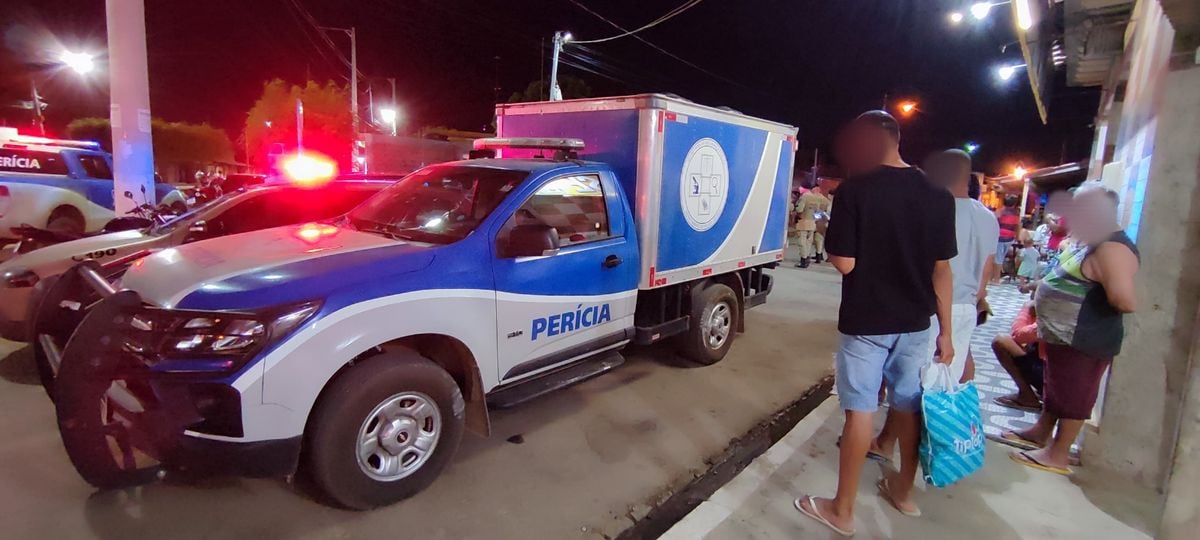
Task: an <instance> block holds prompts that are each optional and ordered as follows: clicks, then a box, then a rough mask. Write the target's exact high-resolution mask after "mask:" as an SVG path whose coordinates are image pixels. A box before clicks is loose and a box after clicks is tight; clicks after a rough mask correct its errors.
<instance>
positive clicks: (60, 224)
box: [46, 209, 84, 234]
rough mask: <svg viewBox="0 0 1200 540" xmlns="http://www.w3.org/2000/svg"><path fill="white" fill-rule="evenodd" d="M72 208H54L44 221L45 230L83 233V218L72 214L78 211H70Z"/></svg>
mask: <svg viewBox="0 0 1200 540" xmlns="http://www.w3.org/2000/svg"><path fill="white" fill-rule="evenodd" d="M72 210H73V209H72ZM72 210H61V209H60V210H55V211H54V214H53V215H51V216H50V219H49V220H48V221H47V222H46V230H48V231H54V232H57V233H67V234H83V227H84V224H83V220H82V219H80V217H79V216H77V215H73V214H76V213H78V211H74V212H72Z"/></svg>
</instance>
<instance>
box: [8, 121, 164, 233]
mask: <svg viewBox="0 0 1200 540" xmlns="http://www.w3.org/2000/svg"><path fill="white" fill-rule="evenodd" d="M154 194H155V197H156V199H157V202H158V205H160V206H165V207H168V208H173V209H174V210H175V211H176V212H182V211H184V210H186V209H187V206H186V203H185V201H184V197H183V194H182V193H180V192H179V190H177V189H175V188H174V187H172V186H171V185H169V184H163V183H156V184H155V186H154ZM134 195H136V196H143V195H141V194H134ZM138 202H142V201H141V200H139V201H138ZM114 208H115V205H114V194H113V176H112V156H111V155H110V154H109V153H108V152H104V151H102V150H100V145H99V144H97V143H94V142H89V141H72V140H65V139H47V138H44V137H31V136H24V135H18V134H17V133H16V130H14V129H12V128H0V242H3V241H5V240H8V241H12V240H17V239H18V237H17V236H16V234H15V233H14V232H13V231H12V229H13V228H15V227H20V226H22V225H32V226H34V227H37V228H41V229H49V230H52V231H57V232H63V233H69V234H75V235H80V234H83V233H87V232H94V231H98V230H100V229H101V228H103V227H104V225H105V224H107V223H108V222H109V221H111V220H112V219H113V218H115V217H120V216H116V215H114V214H113V209H114Z"/></svg>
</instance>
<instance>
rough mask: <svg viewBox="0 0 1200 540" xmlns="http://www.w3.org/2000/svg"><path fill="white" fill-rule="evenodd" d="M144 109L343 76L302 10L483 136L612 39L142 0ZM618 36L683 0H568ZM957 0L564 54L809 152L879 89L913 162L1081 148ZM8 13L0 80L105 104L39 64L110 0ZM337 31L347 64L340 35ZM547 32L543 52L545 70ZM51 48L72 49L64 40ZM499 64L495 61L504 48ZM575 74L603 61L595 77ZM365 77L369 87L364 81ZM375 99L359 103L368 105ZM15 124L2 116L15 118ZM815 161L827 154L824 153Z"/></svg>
mask: <svg viewBox="0 0 1200 540" xmlns="http://www.w3.org/2000/svg"><path fill="white" fill-rule="evenodd" d="M145 2H146V11H147V34H148V49H149V60H150V91H151V107H152V111H153V114H154V115H155V116H156V117H162V118H165V119H167V120H185V121H193V122H209V123H211V124H213V125H215V126H217V127H220V128H223V129H225V130H226V131H227V132H228V133H229V135H230V137H231V139H234V140H236V138H237V136H238V135H239V134H240V132H241V128H242V125H243V123H244V120H245V114H246V111H247V110H248V109H249V108H250V106H251V105H252V104H253V102H254V100H255V99H256V98H257V97H258V95H259V93H260V91H261V87H262V83H263V82H264V81H266V80H268V79H271V78H276V77H278V78H283V79H285V80H288V81H292V82H297V83H299V82H301V81H303V80H304V78H305V76H306V75H310V76H311V77H312V78H314V79H317V80H321V81H324V80H330V79H332V80H334V81H337V82H345V80H346V77H347V76H348V70H347V69H346V68H344V67H342V65H341V64H340V62H339V61H338V60H337V59H336V57H335V55H334V54H333V52H332V51H330V50H329V49H328V48H326V47H325V46H324V44H323V43H322V42H321V41H319V38H318V36H317V34H316V32H315V30H313V29H312V27H311V26H310V25H309V24H308V23H307V22H305V21H304V19H303V18H302V16H301V15H300V13H299V11H298V10H297V8H296V7H295V6H294V5H293V4H294V3H299V4H300V5H301V6H303V8H304V9H305V10H307V11H308V12H309V13H310V14H311V15H312V17H313V18H315V19H316V20H317V21H318V22H319V23H320V24H321V25H325V26H337V27H347V26H354V27H356V28H357V30H358V42H359V65H360V68H359V69H360V71H361V72H363V74H364V75H366V76H367V77H370V78H372V79H373V80H374V81H375V82H374V85H373V86H374V88H375V89H376V91H377V94H376V95H377V96H385V95H388V94H390V89H389V87H388V84H387V82H386V81H385V80H383V79H384V78H386V77H395V78H396V85H397V94H398V96H399V101H400V102H401V104H402V107H403V109H404V110H405V114H406V115H407V117H408V122H407V125H408V127H410V128H417V127H420V126H426V125H444V126H449V127H454V128H460V129H472V130H477V129H481V128H482V127H483V126H485V125H486V124H487V123H488V122H489V121H490V119H491V113H492V103H493V96H494V90H493V87H494V86H495V85H498V86H499V88H500V90H499V96H500V99H501V100H502V101H503V100H506V99H507V98H508V96H509V95H510V94H512V93H513V92H514V91H519V90H522V89H524V88H525V86H526V85H527V84H528V83H529V82H530V81H535V80H538V78H539V68H540V66H545V67H544V69H545V71H546V72H548V70H549V57H550V55H549V44H550V36H551V35H552V34H553V33H554V31H555V30H570V31H571V32H573V33H574V35H575V36H576V37H577V38H579V39H593V38H600V37H607V36H611V35H614V34H616V33H618V31H617V30H616V29H615V28H613V27H611V26H609V25H608V24H606V23H605V22H603V21H601V20H600V19H598V18H596V17H595V16H593V15H591V14H589V13H587V12H586V11H584V10H583V9H581V8H579V7H578V6H577V5H575V3H573V2H572V1H571V0H555V1H542V2H532V1H516V0H509V1H502V0H475V1H467V0H361V1H357V2H348V1H340V0H339V1H334V0H252V1H251V0H245V1H238V0H192V1H185V0H145ZM577 2H578V3H581V4H584V5H586V6H587V7H589V8H591V9H592V10H594V11H596V12H598V13H600V14H601V15H604V16H605V17H607V18H609V19H611V20H612V21H614V22H616V23H617V24H620V25H622V26H624V27H626V28H633V27H637V26H640V25H642V24H644V23H646V22H649V21H650V20H653V19H655V18H657V17H658V16H660V15H662V14H663V13H665V12H667V11H669V10H670V9H672V8H674V7H676V6H677V5H679V4H680V3H682V0H577ZM969 3H970V2H963V1H955V0H837V1H829V0H738V1H734V0H706V1H704V2H702V3H701V4H699V5H698V6H697V7H695V8H693V9H691V10H690V11H687V12H686V13H683V14H682V15H679V16H678V17H676V18H674V19H672V20H670V21H668V22H666V23H664V24H662V25H661V26H658V27H655V28H653V29H650V30H647V31H645V32H643V33H641V34H639V36H641V37H643V38H644V39H646V40H647V41H649V42H651V43H653V44H654V45H657V46H658V47H661V48H662V49H665V50H666V51H669V52H670V53H672V54H674V55H676V56H678V57H680V58H683V59H684V60H686V61H687V62H690V63H692V64H694V65H695V66H698V68H697V67H695V66H690V65H688V64H687V63H684V62H683V61H680V60H678V59H675V58H672V57H671V56H668V55H666V54H663V53H661V52H659V51H658V50H656V49H655V48H652V47H651V46H649V45H647V44H645V43H643V42H641V41H638V40H637V39H634V38H624V39H619V40H615V41H612V42H607V43H602V44H595V45H587V46H586V48H581V47H578V46H576V47H573V48H572V49H571V50H572V51H573V52H572V55H571V56H569V57H567V58H566V60H567V61H569V62H571V63H572V64H575V65H574V66H563V67H562V68H561V69H562V72H563V73H567V74H571V75H576V76H580V77H581V78H583V79H584V80H586V81H587V82H588V83H589V84H590V85H591V87H592V88H593V89H594V92H595V93H596V94H597V95H621V94H631V93H639V92H650V91H659V92H672V93H676V94H679V95H681V96H683V97H687V98H689V99H692V100H694V101H697V102H700V103H703V104H707V105H727V106H730V107H733V108H735V109H738V110H740V111H743V112H745V113H748V114H752V115H755V116H761V117H764V118H768V119H772V120H777V121H781V122H786V123H790V124H793V125H796V126H799V128H800V140H801V145H802V147H803V148H807V149H809V150H802V152H803V154H802V155H801V156H799V158H798V162H797V163H798V166H802V167H803V166H807V164H808V163H810V162H811V153H812V152H811V148H813V147H819V148H822V151H823V152H825V151H827V150H828V141H829V140H830V139H831V138H832V134H833V133H834V131H835V130H836V129H837V127H838V126H839V125H841V124H842V123H844V122H845V121H847V120H849V119H850V118H852V117H853V116H855V115H856V114H858V113H859V112H862V111H863V110H866V109H871V108H878V107H879V106H880V105H881V102H882V100H883V97H884V95H885V94H888V95H890V96H892V97H893V99H892V101H891V103H892V104H893V106H894V105H895V104H896V103H898V102H899V101H900V100H902V99H914V100H916V101H919V103H920V108H921V112H919V113H917V114H916V115H915V116H913V117H912V118H909V119H905V120H904V121H903V125H902V129H903V130H904V154H905V156H906V158H908V159H909V160H910V161H919V160H920V158H921V157H923V156H924V155H925V154H926V153H928V152H930V151H932V150H934V149H939V148H942V147H947V146H960V145H962V144H963V143H964V142H966V141H968V140H971V141H975V142H978V143H980V144H981V145H982V148H981V150H980V153H979V154H978V158H977V166H976V168H977V169H980V170H984V171H986V172H989V173H1003V172H1008V170H1009V169H1010V168H1011V167H1012V166H1013V165H1014V164H1015V163H1016V162H1018V161H1021V162H1023V163H1025V164H1026V165H1027V166H1028V165H1034V166H1041V165H1051V164H1056V163H1058V162H1059V160H1060V157H1061V156H1062V155H1063V153H1064V150H1065V156H1066V158H1067V159H1068V160H1078V159H1083V158H1085V157H1086V156H1087V153H1088V150H1089V147H1090V143H1091V138H1092V126H1091V122H1092V118H1093V116H1094V114H1095V111H1096V104H1097V99H1098V95H1099V92H1098V90H1097V89H1081V88H1068V87H1066V86H1065V84H1064V83H1063V75H1062V73H1060V74H1059V75H1058V81H1057V82H1056V84H1055V95H1054V97H1053V100H1052V102H1051V104H1050V107H1051V109H1050V111H1051V118H1050V123H1049V125H1042V123H1041V121H1040V120H1039V119H1038V117H1037V111H1036V108H1035V106H1034V102H1033V98H1032V95H1031V92H1030V89H1029V85H1028V81H1027V79H1026V78H1025V76H1024V72H1023V71H1022V72H1020V74H1019V76H1018V77H1015V78H1014V79H1013V80H1012V81H1009V82H1008V83H1006V84H1002V83H998V82H997V81H996V79H995V77H994V67H995V66H996V65H999V64H1000V63H1013V64H1019V63H1021V62H1022V60H1021V56H1020V52H1019V47H1018V46H1016V45H1015V44H1012V45H1009V46H1008V49H1007V52H1004V53H1002V52H1001V47H1002V46H1003V45H1005V44H1006V43H1010V42H1013V41H1014V40H1015V35H1014V33H1013V31H1012V29H1011V21H1010V15H1009V11H1008V6H999V7H997V8H995V10H994V13H993V15H992V16H991V17H990V18H989V20H987V21H984V22H982V23H975V24H963V25H961V26H958V27H952V26H950V25H949V24H948V23H947V20H946V13H947V12H949V11H950V10H952V9H955V8H963V7H965V5H966V4H969ZM4 4H5V7H4V9H3V10H2V11H3V13H0V32H2V33H3V41H2V42H0V44H2V45H3V48H2V49H0V73H2V74H0V84H2V85H3V86H2V87H0V89H2V90H3V91H4V92H5V95H9V96H11V95H13V94H14V92H15V93H17V94H20V93H21V92H25V91H26V90H25V89H26V88H28V84H29V82H28V76H29V75H30V74H31V73H32V75H33V76H34V77H36V78H38V80H39V81H40V82H39V86H40V87H41V88H42V93H43V95H44V96H45V99H46V100H47V101H48V102H50V103H52V104H53V106H52V108H51V109H50V110H49V111H48V113H47V114H48V118H49V125H50V127H51V129H58V130H61V128H62V126H64V125H65V124H66V123H67V122H69V121H70V120H71V119H72V118H74V117H76V116H89V115H90V116H106V115H107V104H108V98H107V95H105V88H106V85H107V79H106V77H107V75H106V73H105V72H104V70H103V65H101V70H100V71H99V72H98V73H96V74H93V75H92V81H91V82H90V83H88V82H84V81H80V80H79V79H78V77H76V76H74V74H73V73H65V72H61V71H58V72H56V71H55V70H54V69H53V68H45V67H40V68H39V67H37V66H36V65H35V64H36V63H37V62H38V61H39V60H45V59H46V58H47V56H48V55H50V54H51V51H53V50H55V49H56V47H62V46H64V45H65V46H67V47H69V48H74V49H86V50H91V51H99V52H102V51H103V48H104V42H105V27H104V2H103V0H4ZM330 37H331V38H332V39H333V40H334V42H335V43H336V44H338V45H339V46H341V47H342V51H343V54H345V55H346V56H347V57H348V48H349V44H348V40H347V38H346V37H345V36H343V35H341V34H331V35H330ZM543 40H544V43H545V47H546V49H545V50H544V51H545V55H544V56H545V59H544V64H543V59H542V56H543V48H542V47H543V45H542V43H543ZM56 43H59V44H61V45H56ZM497 57H498V59H497ZM578 66H586V67H587V68H588V69H590V70H593V71H597V72H599V74H597V73H589V72H587V71H584V70H582V69H580V68H579V67H578ZM360 85H362V86H363V87H364V88H365V87H366V85H367V83H366V82H360ZM362 100H363V103H364V109H365V96H364V97H363V98H362ZM9 116H11V115H9ZM822 159H824V158H822Z"/></svg>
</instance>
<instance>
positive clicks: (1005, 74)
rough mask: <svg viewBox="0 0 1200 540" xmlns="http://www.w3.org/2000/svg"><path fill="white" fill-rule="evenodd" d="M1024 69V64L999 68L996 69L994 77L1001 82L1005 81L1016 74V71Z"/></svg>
mask: <svg viewBox="0 0 1200 540" xmlns="http://www.w3.org/2000/svg"><path fill="white" fill-rule="evenodd" d="M1023 67H1025V64H1012V65H1008V66H1000V67H998V68H996V76H997V77H999V78H1000V80H1002V81H1007V80H1009V79H1011V78H1013V75H1016V74H1017V70H1018V69H1021V68H1023Z"/></svg>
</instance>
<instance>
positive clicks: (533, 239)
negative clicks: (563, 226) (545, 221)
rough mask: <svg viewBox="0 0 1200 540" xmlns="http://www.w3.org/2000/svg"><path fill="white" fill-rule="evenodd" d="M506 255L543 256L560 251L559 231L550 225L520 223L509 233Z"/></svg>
mask: <svg viewBox="0 0 1200 540" xmlns="http://www.w3.org/2000/svg"><path fill="white" fill-rule="evenodd" d="M504 247H505V249H503V250H501V251H502V252H503V254H504V256H505V257H541V256H543V255H554V253H555V252H557V251H558V247H559V240H558V231H557V230H555V228H554V227H551V226H549V225H518V226H516V227H513V229H512V231H510V232H509V233H508V245H507V246H504Z"/></svg>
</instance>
